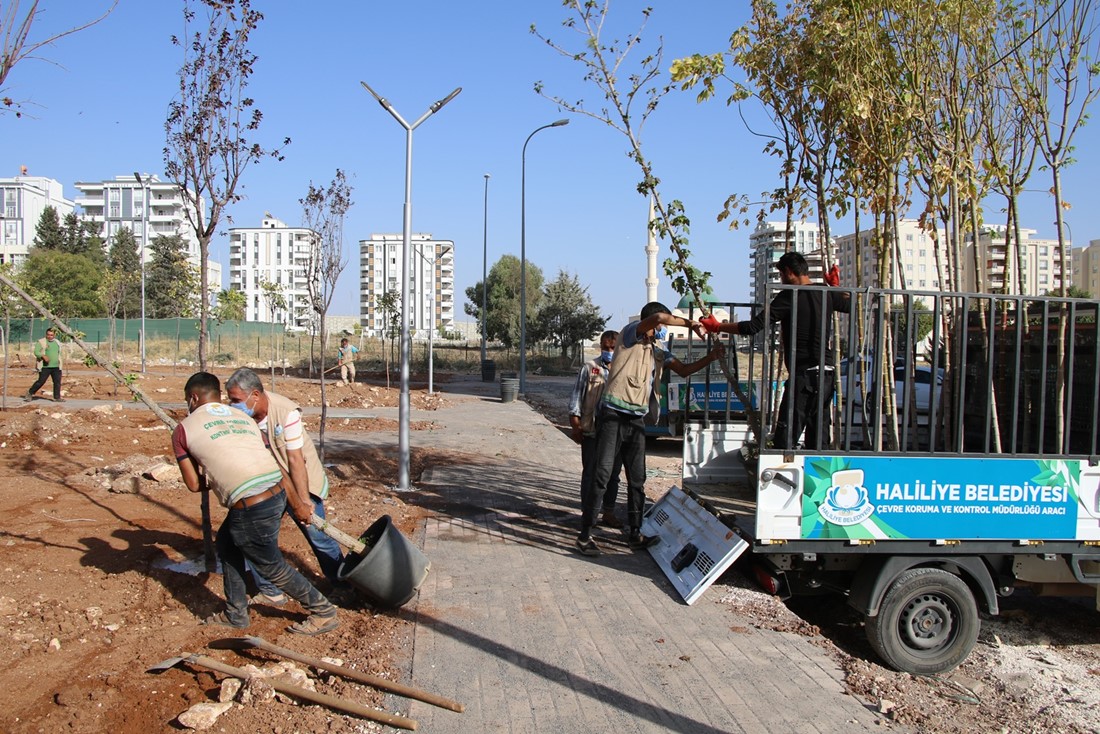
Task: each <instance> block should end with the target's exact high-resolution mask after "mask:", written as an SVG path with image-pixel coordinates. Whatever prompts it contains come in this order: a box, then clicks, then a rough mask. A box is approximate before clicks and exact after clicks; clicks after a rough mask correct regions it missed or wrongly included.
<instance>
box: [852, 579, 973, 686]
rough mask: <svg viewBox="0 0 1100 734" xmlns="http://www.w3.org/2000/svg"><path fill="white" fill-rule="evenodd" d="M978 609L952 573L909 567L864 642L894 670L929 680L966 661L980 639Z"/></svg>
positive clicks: (888, 595) (871, 623)
mask: <svg viewBox="0 0 1100 734" xmlns="http://www.w3.org/2000/svg"><path fill="white" fill-rule="evenodd" d="M980 624H981V622H980V620H979V618H978V605H977V604H976V603H975V601H974V595H973V594H972V593H971V592H970V588H969V587H968V586H967V585H966V583H965V582H963V580H962V579H960V578H959V577H958V576H956V575H955V574H953V573H948V572H947V571H943V570H941V569H938V568H913V569H910V570H908V571H906V572H905V573H903V574H901V575H900V576H898V577H897V579H895V580H894V583H892V584H890V588H888V589H887V590H886V594H885V595H884V596H883V598H882V604H881V605H880V606H879V613H878V614H877V615H876V616H874V617H867V639H868V640H869V641H870V643H871V647H873V648H874V649H875V652H876V653H878V654H879V657H881V658H882V659H883V660H884V661H885V662H886V664H887V665H889V666H890V667H891V668H894V669H895V670H901V671H904V672H906V673H916V674H920V675H933V674H935V673H942V672H944V671H947V670H951V669H952V668H954V667H955V666H956V665H958V664H959V663H961V662H962V661H963V660H965V659H966V656H967V655H969V654H970V651H971V650H972V649H973V648H974V643H975V642H977V640H978V628H979V626H980Z"/></svg>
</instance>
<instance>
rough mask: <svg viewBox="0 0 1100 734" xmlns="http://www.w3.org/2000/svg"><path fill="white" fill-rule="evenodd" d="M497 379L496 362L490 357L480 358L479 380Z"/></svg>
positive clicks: (491, 380) (490, 380) (493, 380)
mask: <svg viewBox="0 0 1100 734" xmlns="http://www.w3.org/2000/svg"><path fill="white" fill-rule="evenodd" d="M496 379H497V363H496V362H494V361H493V360H491V359H483V360H481V381H482V382H495V381H496Z"/></svg>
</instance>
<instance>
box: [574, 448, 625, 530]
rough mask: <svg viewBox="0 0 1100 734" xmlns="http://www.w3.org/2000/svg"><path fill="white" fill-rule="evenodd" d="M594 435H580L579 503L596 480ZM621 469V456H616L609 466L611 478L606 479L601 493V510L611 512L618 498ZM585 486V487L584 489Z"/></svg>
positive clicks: (582, 501)
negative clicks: (612, 463)
mask: <svg viewBox="0 0 1100 734" xmlns="http://www.w3.org/2000/svg"><path fill="white" fill-rule="evenodd" d="M596 442H597V441H596V436H581V503H582V504H583V503H584V496H585V495H586V494H587V493H588V492H589V491H590V488H591V487H592V482H594V481H596ZM622 469H623V460H622V457H621V456H620V457H617V460H616V461H615V465H614V466H613V467H612V468H611V478H610V479H608V480H607V491H606V492H604V493H603V511H604V512H605V513H606V512H613V511H614V509H615V500H617V499H618V498H619V474H620V473H621V472H622ZM586 488H587V489H586Z"/></svg>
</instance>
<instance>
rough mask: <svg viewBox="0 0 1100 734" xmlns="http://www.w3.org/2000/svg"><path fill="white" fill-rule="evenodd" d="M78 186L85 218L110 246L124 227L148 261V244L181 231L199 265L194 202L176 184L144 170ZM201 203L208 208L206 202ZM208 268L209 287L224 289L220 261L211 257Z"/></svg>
mask: <svg viewBox="0 0 1100 734" xmlns="http://www.w3.org/2000/svg"><path fill="white" fill-rule="evenodd" d="M75 186H76V189H77V191H79V192H80V195H79V196H78V197H77V199H76V203H77V205H78V206H80V208H81V209H82V210H83V212H84V214H83V219H84V220H85V221H90V222H95V223H97V224H99V228H100V229H99V234H100V236H101V237H103V239H104V240H105V241H106V242H107V243H108V245H107V246H108V247H110V238H112V237H114V236H115V235H116V234H118V232H119V230H121V229H123V228H124V227H125V228H127V229H129V230H130V231H131V232H133V233H134V239H135V240H136V241H137V245H138V253H139V255H140V256H141V259H142V261H143V262H146V263H147V262H149V260H150V259H151V253H149V250H148V247H149V244H150V243H151V242H152V240H153V239H154V238H156V237H159V236H161V235H164V236H171V235H177V234H178V235H179V236H180V237H182V238H183V241H184V243H185V244H186V245H187V257H188V259H189V260H190V261H191V264H192V265H194V266H195V267H198V264H199V240H198V237H197V236H196V235H195V230H194V228H193V227H192V226H191V225H190V224H189V223H188V221H187V214H186V212H187V210H189V209H192V205H191V203H190V201H189V200H187V199H185V198H184V196H183V194H182V193H181V192H180V187H179V186H178V185H177V184H174V183H170V182H164V181H161V180H160V178H158V177H157V176H155V175H150V174H148V173H143V174H141V181H138V179H137V176H136V175H135V174H130V175H129V176H115V178H114V179H109V180H105V181H77V183H76V184H75ZM146 194H148V198H149V202H148V206H146V201H145V199H146ZM202 206H203V208H204V209H205V207H206V204H205V202H204V203H203V205H202ZM146 225H148V226H146ZM206 268H207V278H208V279H209V283H210V290H211V291H213V292H217V291H218V290H220V289H221V282H222V269H221V264H220V263H218V262H216V261H214V260H209V259H208V260H207V263H206Z"/></svg>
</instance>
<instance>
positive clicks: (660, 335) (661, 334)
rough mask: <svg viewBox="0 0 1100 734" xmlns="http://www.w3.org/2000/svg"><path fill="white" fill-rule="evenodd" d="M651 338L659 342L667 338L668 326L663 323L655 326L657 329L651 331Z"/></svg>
mask: <svg viewBox="0 0 1100 734" xmlns="http://www.w3.org/2000/svg"><path fill="white" fill-rule="evenodd" d="M653 338H654V339H656V340H657V341H659V342H663V341H664V340H665V339H667V338H668V328H667V327H665V326H663V325H662V326H659V327H657V331H655V332H653Z"/></svg>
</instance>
